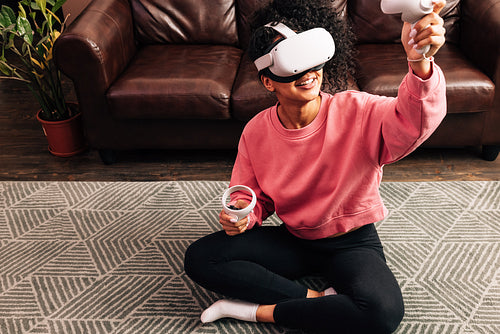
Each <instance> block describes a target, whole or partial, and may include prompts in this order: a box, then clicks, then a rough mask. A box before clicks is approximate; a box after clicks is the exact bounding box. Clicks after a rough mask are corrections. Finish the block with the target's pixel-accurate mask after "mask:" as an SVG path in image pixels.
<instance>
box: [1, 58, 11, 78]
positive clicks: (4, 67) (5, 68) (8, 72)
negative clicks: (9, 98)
mask: <svg viewBox="0 0 500 334" xmlns="http://www.w3.org/2000/svg"><path fill="white" fill-rule="evenodd" d="M0 72H2V73H3V74H5V75H8V76H10V75H11V69H10V67H9V66H8V65H7V64H6V63H5V62H4V61H0Z"/></svg>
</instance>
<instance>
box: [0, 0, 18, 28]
mask: <svg viewBox="0 0 500 334" xmlns="http://www.w3.org/2000/svg"><path fill="white" fill-rule="evenodd" d="M14 23H16V14H15V13H14V11H13V10H12V8H10V7H7V6H5V5H4V6H2V9H1V10H0V27H3V28H7V27H8V26H10V25H11V24H14Z"/></svg>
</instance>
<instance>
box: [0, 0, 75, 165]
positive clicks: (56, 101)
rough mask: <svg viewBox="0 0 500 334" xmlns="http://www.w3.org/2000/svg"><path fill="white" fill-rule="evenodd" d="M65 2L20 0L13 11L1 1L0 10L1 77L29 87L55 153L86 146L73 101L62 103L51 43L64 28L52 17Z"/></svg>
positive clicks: (58, 19) (60, 20)
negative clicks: (37, 104)
mask: <svg viewBox="0 0 500 334" xmlns="http://www.w3.org/2000/svg"><path fill="white" fill-rule="evenodd" d="M64 2H66V0H21V1H19V7H18V9H17V13H16V12H15V11H14V10H13V9H12V8H10V7H8V6H5V5H4V6H2V7H1V8H0V33H1V37H0V45H1V54H0V78H1V79H4V78H5V79H12V80H18V81H21V82H24V83H25V84H26V85H27V86H28V88H29V90H30V91H31V92H32V93H33V95H34V96H35V98H36V99H37V101H38V103H39V104H40V108H41V109H40V110H39V111H38V113H37V119H38V120H39V121H40V122H41V123H42V127H43V130H44V132H45V135H46V136H47V140H48V143H49V151H50V152H51V153H52V154H54V155H57V156H71V155H74V154H77V153H80V152H82V151H83V150H84V149H85V141H84V136H83V130H82V126H81V114H80V113H79V111H78V108H77V105H76V104H74V103H73V104H72V103H68V102H66V99H65V97H64V93H63V88H62V81H61V73H60V71H59V70H58V69H57V68H56V66H55V63H54V60H53V58H52V49H53V46H54V43H55V41H56V39H57V38H58V37H59V35H60V34H61V33H62V31H63V29H64V23H65V21H64V20H62V19H61V18H60V17H59V16H58V15H57V13H58V11H59V10H60V9H61V7H62V5H63V4H64ZM6 52H8V56H9V57H8V59H7V58H6ZM53 127H55V130H54V129H53ZM53 131H55V133H54V132H53ZM54 136H55V137H54Z"/></svg>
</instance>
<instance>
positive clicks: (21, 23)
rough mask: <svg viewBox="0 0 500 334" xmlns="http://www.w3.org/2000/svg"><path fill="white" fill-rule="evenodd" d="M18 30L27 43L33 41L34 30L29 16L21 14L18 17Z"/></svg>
mask: <svg viewBox="0 0 500 334" xmlns="http://www.w3.org/2000/svg"><path fill="white" fill-rule="evenodd" d="M17 31H18V32H19V35H20V36H21V37H22V38H23V39H24V41H25V42H26V43H29V44H32V43H33V30H31V24H30V22H29V21H28V19H27V18H25V17H21V16H19V17H18V18H17Z"/></svg>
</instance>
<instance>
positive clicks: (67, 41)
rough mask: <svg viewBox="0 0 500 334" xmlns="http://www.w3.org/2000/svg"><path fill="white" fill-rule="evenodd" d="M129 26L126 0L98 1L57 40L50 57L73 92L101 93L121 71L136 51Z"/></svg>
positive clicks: (130, 25)
mask: <svg viewBox="0 0 500 334" xmlns="http://www.w3.org/2000/svg"><path fill="white" fill-rule="evenodd" d="M133 26H134V25H133V19H132V13H131V9H130V4H129V3H128V1H127V0H98V1H93V2H92V3H91V4H90V5H89V6H88V7H87V8H86V9H85V10H84V11H83V12H82V13H81V15H80V16H79V17H78V18H77V19H76V20H75V21H74V22H73V23H72V24H71V25H70V26H69V27H68V29H67V30H65V31H64V33H63V34H62V35H61V36H60V37H59V38H58V39H57V41H56V44H55V46H54V60H55V62H56V64H57V66H58V68H59V69H60V70H61V71H62V72H63V73H64V74H66V75H67V76H68V77H69V78H71V79H72V80H73V82H74V84H75V87H76V89H77V93H78V88H83V87H92V89H91V90H93V91H94V93H103V92H105V91H106V90H107V88H108V87H109V86H110V85H111V83H112V82H113V81H114V80H115V79H116V77H117V76H118V75H119V74H120V73H121V72H122V71H123V69H124V68H125V67H126V66H127V64H128V63H129V61H130V59H131V58H132V56H133V55H134V54H135V52H136V46H135V41H134V31H133ZM84 89H85V88H84Z"/></svg>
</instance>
